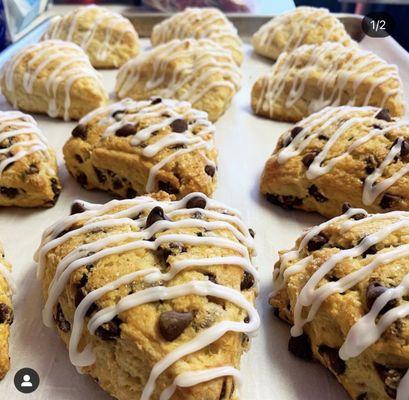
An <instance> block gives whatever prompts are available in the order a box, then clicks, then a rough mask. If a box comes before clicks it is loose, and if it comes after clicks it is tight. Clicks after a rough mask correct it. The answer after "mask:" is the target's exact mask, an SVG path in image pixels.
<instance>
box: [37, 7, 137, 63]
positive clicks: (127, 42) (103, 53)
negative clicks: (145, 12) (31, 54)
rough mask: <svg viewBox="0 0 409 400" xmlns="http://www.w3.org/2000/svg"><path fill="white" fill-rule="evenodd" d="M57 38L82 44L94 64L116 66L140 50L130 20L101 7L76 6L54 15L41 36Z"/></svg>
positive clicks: (44, 38)
mask: <svg viewBox="0 0 409 400" xmlns="http://www.w3.org/2000/svg"><path fill="white" fill-rule="evenodd" d="M48 39H60V40H66V41H69V42H74V43H76V44H77V45H78V46H80V47H82V49H83V50H84V51H85V53H86V54H87V55H88V57H89V59H90V61H91V64H92V65H93V66H94V67H95V68H117V67H120V66H121V65H122V64H124V63H125V62H126V61H128V60H129V59H130V58H132V57H135V56H136V55H137V54H138V53H139V38H138V34H137V33H136V31H135V28H134V27H133V25H132V24H131V22H130V21H129V20H128V19H126V18H124V17H122V16H121V15H120V14H117V13H115V12H112V11H110V10H108V9H106V8H104V7H98V6H95V5H90V6H87V7H79V8H77V9H75V10H73V11H71V12H69V13H68V14H65V15H64V16H63V17H60V16H57V17H55V18H54V19H53V20H52V21H51V25H50V27H49V29H48V30H47V32H46V33H45V34H44V36H43V40H48Z"/></svg>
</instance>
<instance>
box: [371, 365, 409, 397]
mask: <svg viewBox="0 0 409 400" xmlns="http://www.w3.org/2000/svg"><path fill="white" fill-rule="evenodd" d="M375 368H376V371H377V373H378V376H379V378H380V379H381V380H382V382H383V383H384V385H385V392H386V393H387V395H388V396H389V397H391V398H392V399H396V391H397V388H398V386H399V383H400V381H401V379H402V378H403V376H404V375H405V373H406V371H407V369H402V368H394V367H387V366H386V365H382V364H378V363H375Z"/></svg>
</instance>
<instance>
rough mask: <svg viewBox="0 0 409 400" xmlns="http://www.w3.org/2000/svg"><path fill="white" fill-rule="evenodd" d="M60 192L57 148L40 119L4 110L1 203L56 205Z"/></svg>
mask: <svg viewBox="0 0 409 400" xmlns="http://www.w3.org/2000/svg"><path fill="white" fill-rule="evenodd" d="M60 192H61V183H60V180H59V178H58V167H57V160H56V157H55V153H54V150H53V149H52V148H51V147H50V146H49V144H48V141H47V139H46V138H45V136H44V135H43V134H42V133H41V131H40V129H39V127H38V126H37V123H36V121H35V120H34V119H33V118H32V117H31V116H30V115H27V114H23V113H21V112H19V111H0V206H19V207H52V206H53V205H54V204H55V203H56V201H57V199H58V196H59V194H60Z"/></svg>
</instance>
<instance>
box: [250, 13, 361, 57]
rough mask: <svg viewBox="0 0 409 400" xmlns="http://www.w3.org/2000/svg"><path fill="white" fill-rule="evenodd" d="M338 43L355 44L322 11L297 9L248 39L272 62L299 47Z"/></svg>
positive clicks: (336, 23) (258, 51) (264, 26)
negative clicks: (282, 54)
mask: <svg viewBox="0 0 409 400" xmlns="http://www.w3.org/2000/svg"><path fill="white" fill-rule="evenodd" d="M325 42H338V43H340V44H342V45H344V46H351V45H355V44H356V43H355V42H354V41H353V40H352V39H351V37H350V36H349V35H348V33H347V32H346V30H345V27H344V25H343V24H342V23H341V22H340V21H339V20H338V18H336V17H334V16H333V15H331V14H330V13H329V11H328V10H327V9H325V8H314V7H297V8H296V9H295V10H293V11H289V12H287V13H284V14H282V15H279V16H277V17H274V18H273V19H272V20H270V21H269V22H267V23H266V24H264V25H263V26H262V27H261V28H260V29H259V30H258V31H257V32H256V33H255V34H254V35H253V39H252V43H253V47H254V50H255V51H256V52H257V53H258V54H261V55H262V56H265V57H269V58H272V59H273V60H276V59H277V58H278V56H279V55H280V54H281V53H283V52H286V51H291V50H293V49H295V48H297V47H300V46H302V45H303V44H316V45H320V44H322V43H325Z"/></svg>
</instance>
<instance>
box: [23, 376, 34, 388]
mask: <svg viewBox="0 0 409 400" xmlns="http://www.w3.org/2000/svg"><path fill="white" fill-rule="evenodd" d="M30 379H31V378H30V375H24V376H23V382H21V387H33V384H32V383H31V382H30Z"/></svg>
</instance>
